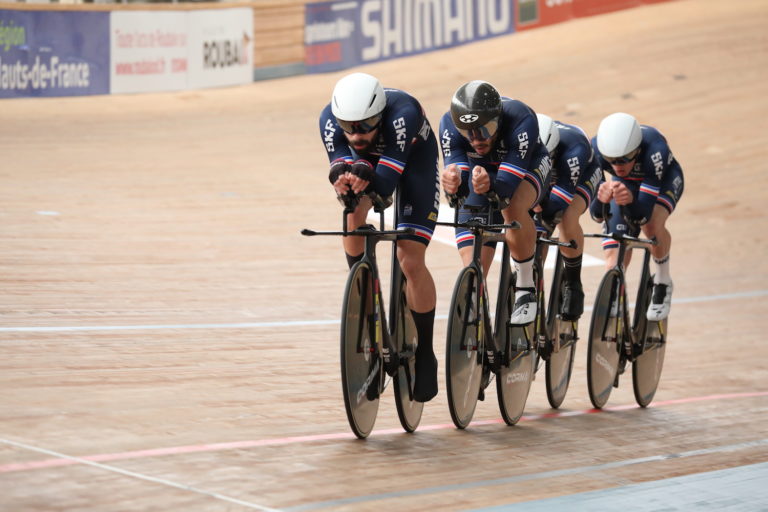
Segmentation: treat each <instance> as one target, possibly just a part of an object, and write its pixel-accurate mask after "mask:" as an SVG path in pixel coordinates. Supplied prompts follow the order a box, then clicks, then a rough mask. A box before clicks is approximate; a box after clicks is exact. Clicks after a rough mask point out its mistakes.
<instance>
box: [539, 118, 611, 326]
mask: <svg viewBox="0 0 768 512" xmlns="http://www.w3.org/2000/svg"><path fill="white" fill-rule="evenodd" d="M536 117H537V118H538V121H539V137H540V138H541V141H542V142H543V143H544V145H545V146H546V148H547V151H549V155H550V157H551V158H552V176H551V179H550V183H551V187H550V190H549V194H548V195H547V196H546V197H545V198H544V199H543V200H542V201H541V203H540V204H539V207H537V208H536V209H537V210H538V211H539V214H538V215H537V220H538V223H539V224H540V225H541V228H542V230H544V231H546V232H547V235H551V233H552V231H554V229H555V226H559V230H560V239H561V240H562V241H566V242H567V241H570V240H573V241H575V242H576V248H571V247H563V246H561V247H560V253H561V254H562V255H563V286H564V288H563V301H562V303H561V307H560V314H561V315H562V317H563V319H565V320H571V321H575V320H578V319H579V317H581V314H582V313H583V312H584V290H583V288H582V285H581V260H582V255H583V254H584V231H582V229H581V225H580V224H579V217H581V215H582V214H583V213H584V212H585V211H587V206H589V205H590V204H591V203H592V199H593V198H594V196H595V192H596V191H597V186H598V184H599V183H600V180H601V178H602V176H603V174H602V172H601V171H600V167H599V166H598V164H597V161H596V160H595V157H594V151H593V150H592V146H591V144H590V142H589V138H588V137H587V135H586V134H585V133H584V131H583V130H582V129H581V128H579V127H578V126H575V125H572V124H566V123H563V122H560V121H555V120H554V119H552V118H551V117H549V116H547V115H544V114H536Z"/></svg>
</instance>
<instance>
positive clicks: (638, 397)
mask: <svg viewBox="0 0 768 512" xmlns="http://www.w3.org/2000/svg"><path fill="white" fill-rule="evenodd" d="M652 290H653V280H652V279H650V278H649V279H648V282H647V283H646V289H645V294H643V300H641V301H637V304H638V305H637V307H638V308H640V307H641V308H642V309H640V310H639V311H636V314H635V318H636V322H635V323H636V324H637V325H636V326H635V332H636V333H637V335H638V336H637V338H638V339H641V340H642V347H640V354H639V355H638V356H637V357H636V358H635V361H634V362H633V363H632V389H633V391H634V394H635V401H636V402H637V404H638V405H639V406H640V407H648V405H649V404H650V403H651V401H652V400H653V397H654V396H655V395H656V389H658V386H659V379H661V369H662V367H663V366H664V353H665V352H666V346H667V319H664V320H662V321H661V322H649V321H648V320H647V319H646V318H645V312H646V310H647V309H648V305H649V304H650V301H651V293H652Z"/></svg>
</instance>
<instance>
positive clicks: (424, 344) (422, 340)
mask: <svg viewBox="0 0 768 512" xmlns="http://www.w3.org/2000/svg"><path fill="white" fill-rule="evenodd" d="M411 315H413V323H415V324H416V334H417V336H418V337H419V346H418V350H419V351H420V352H421V351H423V350H428V351H429V352H432V353H433V352H434V349H433V348H432V332H433V328H434V325H435V310H434V309H433V310H432V311H427V312H426V313H417V312H415V311H414V310H411Z"/></svg>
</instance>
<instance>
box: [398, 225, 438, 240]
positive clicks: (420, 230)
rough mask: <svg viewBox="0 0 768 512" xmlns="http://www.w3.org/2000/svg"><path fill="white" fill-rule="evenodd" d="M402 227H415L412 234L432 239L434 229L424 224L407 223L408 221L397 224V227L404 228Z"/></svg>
mask: <svg viewBox="0 0 768 512" xmlns="http://www.w3.org/2000/svg"><path fill="white" fill-rule="evenodd" d="M402 228H411V229H413V231H414V233H413V234H412V236H418V237H420V238H423V239H425V240H432V233H433V231H432V230H431V229H427V228H425V227H424V226H419V225H418V224H407V223H404V222H401V223H400V224H398V225H397V229H402Z"/></svg>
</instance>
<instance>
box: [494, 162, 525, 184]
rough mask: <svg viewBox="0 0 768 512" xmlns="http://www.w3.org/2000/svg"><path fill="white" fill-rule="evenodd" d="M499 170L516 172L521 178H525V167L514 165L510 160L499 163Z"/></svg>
mask: <svg viewBox="0 0 768 512" xmlns="http://www.w3.org/2000/svg"><path fill="white" fill-rule="evenodd" d="M499 171H501V172H508V173H511V174H514V175H515V176H517V177H518V178H520V179H521V180H522V179H524V178H525V169H523V168H522V167H518V166H516V165H512V164H510V163H509V162H502V163H501V164H500V165H499Z"/></svg>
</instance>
